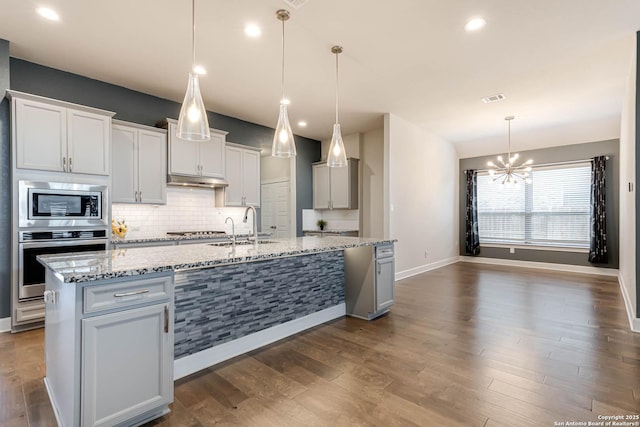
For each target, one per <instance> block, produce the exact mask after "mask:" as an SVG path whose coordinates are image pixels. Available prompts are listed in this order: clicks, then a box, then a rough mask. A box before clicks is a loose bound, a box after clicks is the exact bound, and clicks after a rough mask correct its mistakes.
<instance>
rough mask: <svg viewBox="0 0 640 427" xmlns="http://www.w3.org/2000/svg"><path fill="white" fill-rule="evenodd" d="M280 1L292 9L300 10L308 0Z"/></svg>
mask: <svg viewBox="0 0 640 427" xmlns="http://www.w3.org/2000/svg"><path fill="white" fill-rule="evenodd" d="M282 1H283V2H285V3H286V4H288V5H289V6H291V7H292V8H294V9H300V8H301V7H302V6H304V5H305V4H307V2H308V1H309V0H282Z"/></svg>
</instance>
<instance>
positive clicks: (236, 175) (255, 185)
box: [224, 143, 260, 207]
mask: <svg viewBox="0 0 640 427" xmlns="http://www.w3.org/2000/svg"><path fill="white" fill-rule="evenodd" d="M226 152H227V153H226V160H225V161H226V170H227V176H226V178H227V181H228V182H229V186H228V187H227V188H225V190H224V195H225V197H224V205H225V206H249V205H251V206H255V207H259V206H260V150H259V149H257V148H253V147H247V146H242V145H239V144H232V143H227V148H226Z"/></svg>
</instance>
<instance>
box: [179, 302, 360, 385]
mask: <svg viewBox="0 0 640 427" xmlns="http://www.w3.org/2000/svg"><path fill="white" fill-rule="evenodd" d="M346 310H347V308H346V305H345V303H341V304H338V305H336V306H333V307H330V308H327V309H324V310H322V311H318V312H316V313H312V314H309V315H307V316H304V317H300V318H299V319H294V320H292V321H290V322H287V323H283V324H280V325H276V326H272V327H271V328H268V329H265V330H263V331H260V332H256V333H254V334H251V335H247V336H244V337H242V338H238V339H237V340H233V341H229V342H226V343H223V344H220V345H217V346H215V347H212V348H208V349H206V350H202V351H200V352H198V353H195V354H191V355H189V356H185V357H182V358H180V359H177V360H175V361H174V362H173V379H174V380H177V379H179V378H182V377H186V376H187V375H190V374H193V373H194V372H198V371H200V370H202V369H205V368H208V367H209V366H212V365H215V364H217V363H220V362H224V361H225V360H228V359H231V358H233V357H236V356H239V355H241V354H244V353H246V352H248V351H251V350H255V349H257V348H260V347H263V346H265V345H267V344H271V343H273V342H276V341H278V340H281V339H283V338H286V337H288V336H291V335H294V334H297V333H298V332H302V331H304V330H306V329H309V328H312V327H314V326H317V325H320V324H322V323H324V322H328V321H330V320H333V319H337V318H339V317H342V316H344V315H345V314H346Z"/></svg>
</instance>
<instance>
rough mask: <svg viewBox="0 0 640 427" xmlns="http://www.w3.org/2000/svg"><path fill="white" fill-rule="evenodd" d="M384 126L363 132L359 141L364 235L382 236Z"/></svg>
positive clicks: (361, 227) (360, 201)
mask: <svg viewBox="0 0 640 427" xmlns="http://www.w3.org/2000/svg"><path fill="white" fill-rule="evenodd" d="M383 189H384V129H382V128H381V129H375V130H372V131H369V132H366V133H364V134H362V139H361V142H360V200H359V206H360V230H361V236H363V237H383V236H384V226H383V215H382V212H383V209H384V200H383V192H384V191H383Z"/></svg>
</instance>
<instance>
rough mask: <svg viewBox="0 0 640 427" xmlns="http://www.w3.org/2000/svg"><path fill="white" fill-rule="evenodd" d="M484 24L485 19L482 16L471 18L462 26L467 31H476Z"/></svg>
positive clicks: (485, 22)
mask: <svg viewBox="0 0 640 427" xmlns="http://www.w3.org/2000/svg"><path fill="white" fill-rule="evenodd" d="M486 24H487V21H486V20H485V19H484V18H473V19H470V20H469V21H468V22H467V24H466V25H465V26H464V29H465V30H467V31H477V30H479V29H480V28H482V27H484V26H485V25H486Z"/></svg>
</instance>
